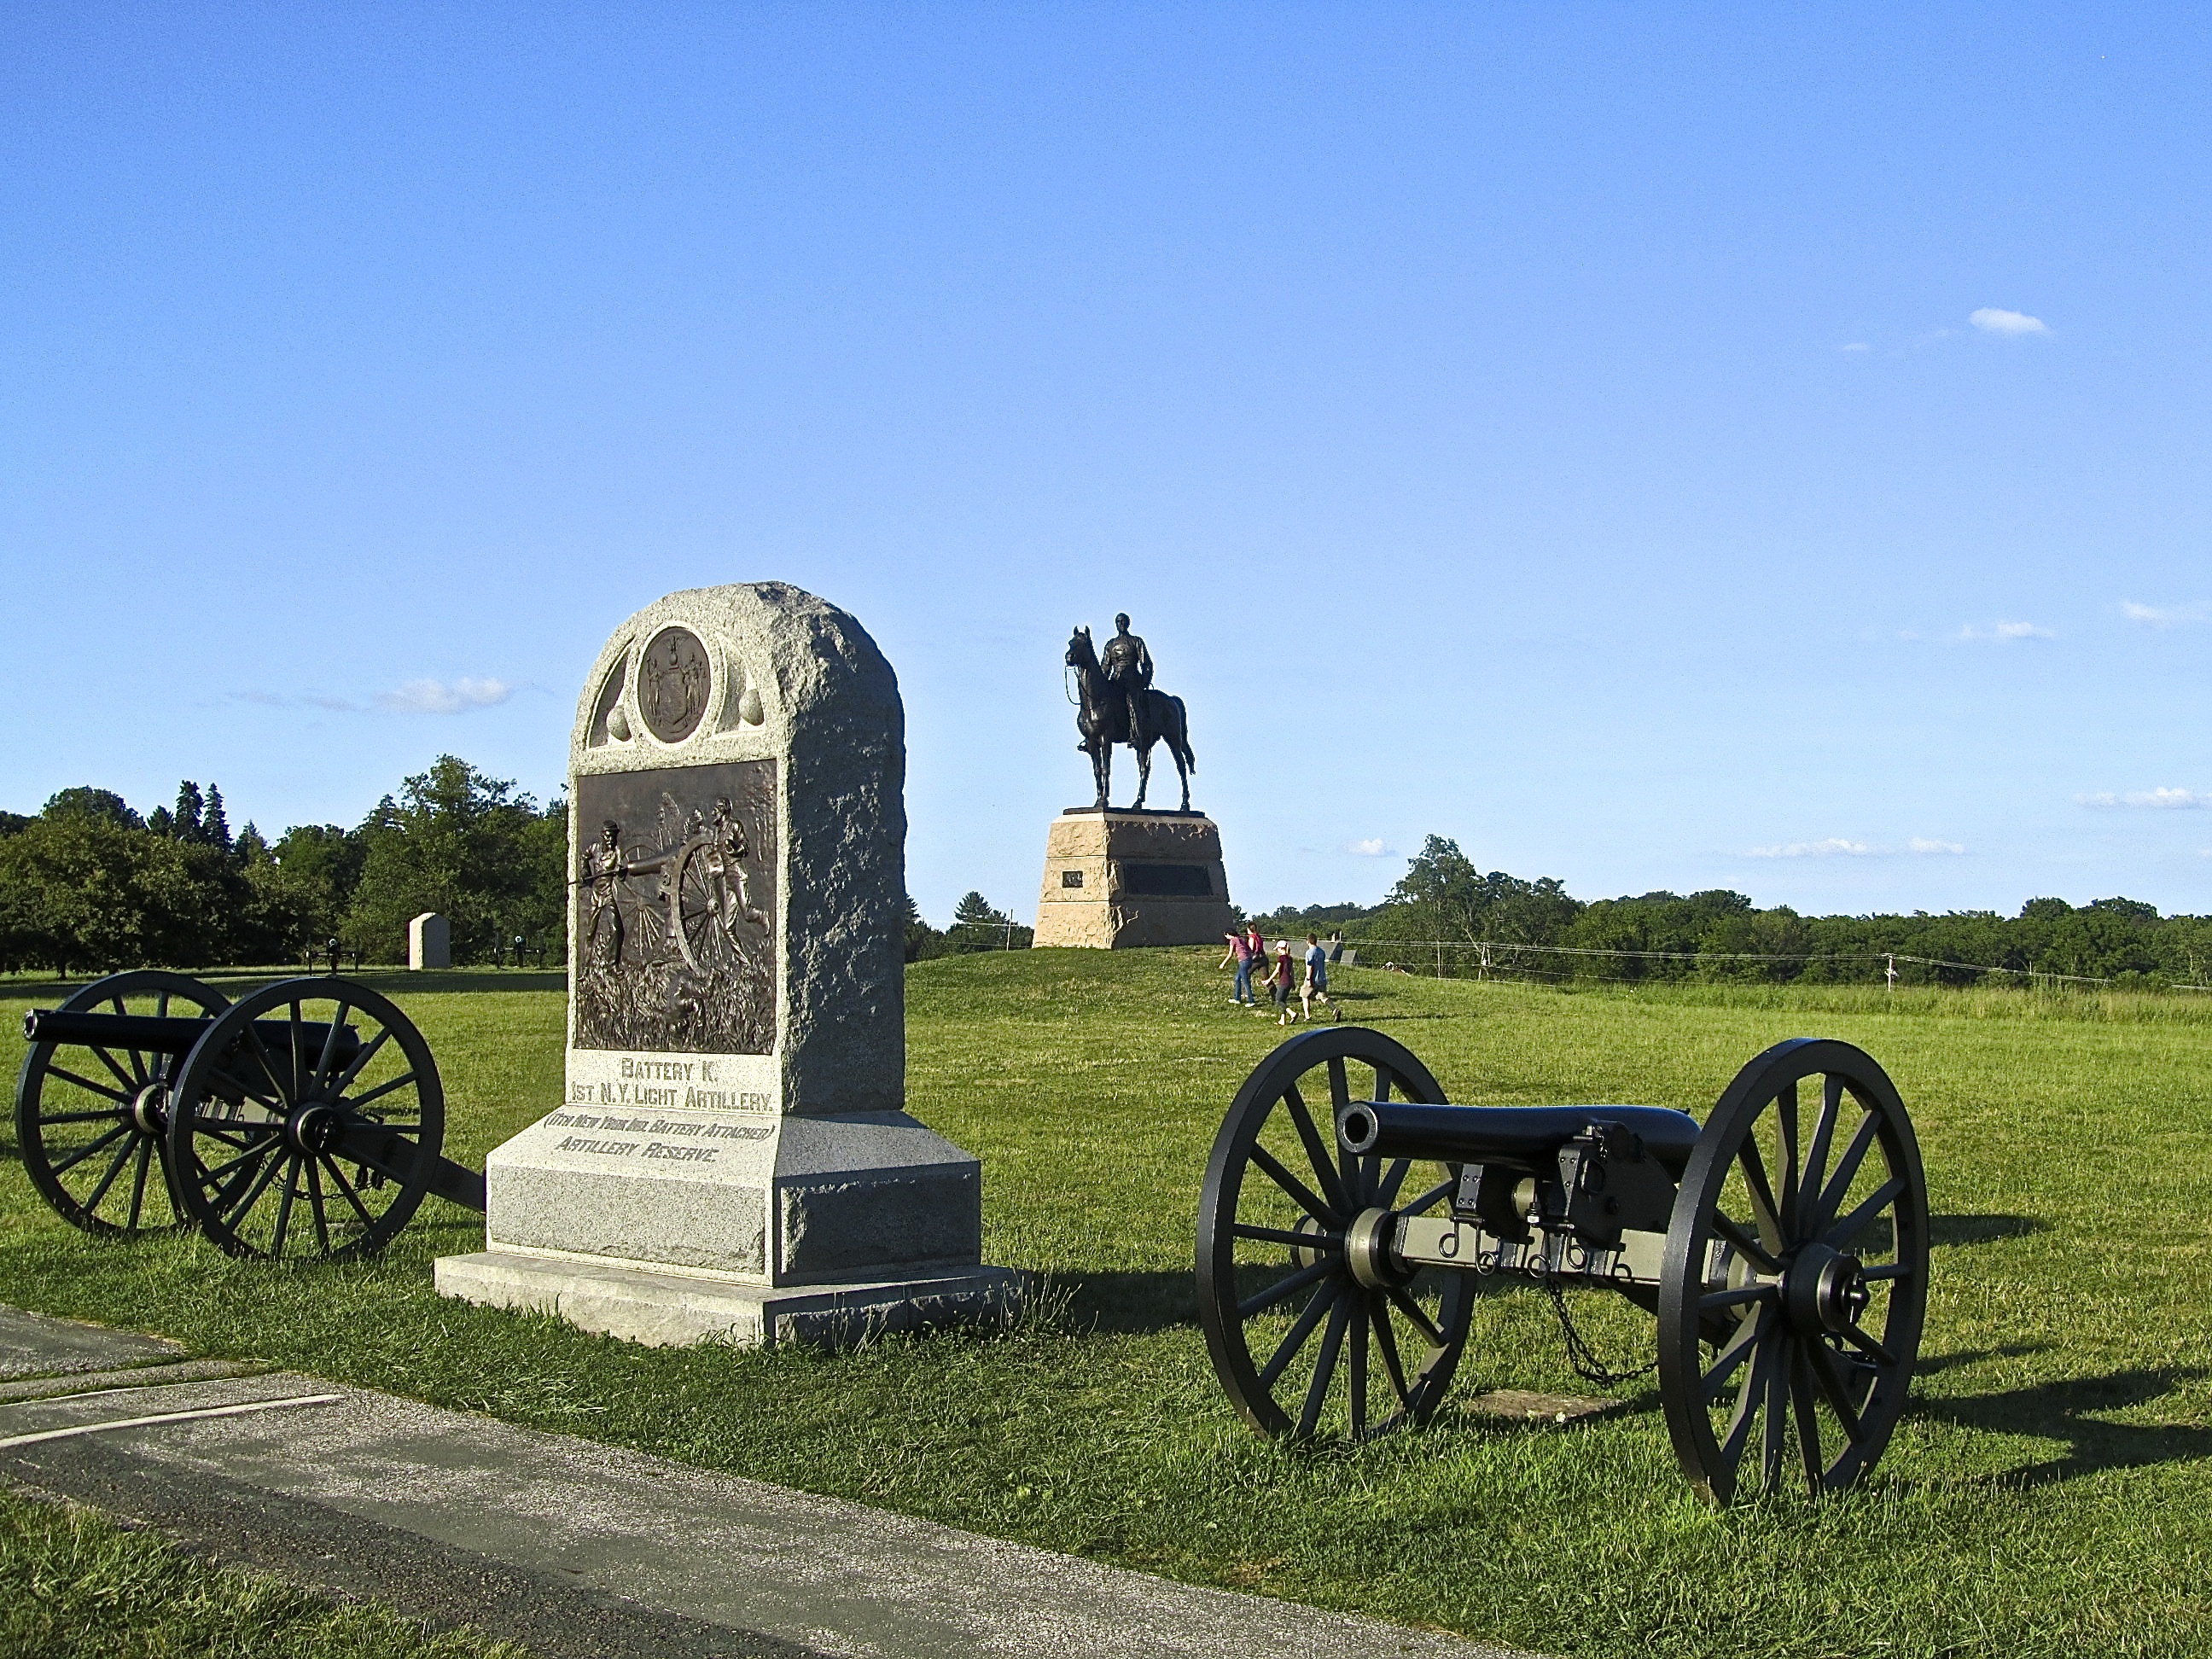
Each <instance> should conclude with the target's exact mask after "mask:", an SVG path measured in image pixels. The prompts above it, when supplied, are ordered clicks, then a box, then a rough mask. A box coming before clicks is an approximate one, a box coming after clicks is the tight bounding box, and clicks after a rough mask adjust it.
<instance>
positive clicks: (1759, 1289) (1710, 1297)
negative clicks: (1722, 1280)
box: [1698, 1279, 1782, 1314]
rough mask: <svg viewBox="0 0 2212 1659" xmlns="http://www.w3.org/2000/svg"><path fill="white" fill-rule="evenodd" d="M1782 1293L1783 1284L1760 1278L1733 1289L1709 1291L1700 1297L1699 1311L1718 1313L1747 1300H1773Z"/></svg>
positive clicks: (1738, 1305) (1736, 1306)
mask: <svg viewBox="0 0 2212 1659" xmlns="http://www.w3.org/2000/svg"><path fill="white" fill-rule="evenodd" d="M1781 1294H1782V1286H1781V1285H1777V1284H1774V1283H1772V1282H1771V1281H1770V1280H1766V1279H1759V1280H1756V1281H1754V1282H1753V1283H1752V1284H1749V1285H1737V1286H1735V1288H1734V1289H1733V1290H1726V1291H1706V1292H1705V1294H1704V1295H1703V1296H1701V1297H1699V1298H1698V1311H1699V1312H1700V1313H1709V1314H1714V1313H1718V1312H1720V1311H1721V1310H1722V1309H1723V1308H1740V1307H1741V1306H1742V1305H1743V1304H1745V1303H1747V1302H1771V1301H1773V1300H1774V1298H1775V1297H1778V1296H1779V1295H1781Z"/></svg>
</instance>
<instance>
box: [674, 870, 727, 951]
mask: <svg viewBox="0 0 2212 1659" xmlns="http://www.w3.org/2000/svg"><path fill="white" fill-rule="evenodd" d="M709 850H710V848H708V843H706V842H703V841H694V842H688V843H687V844H686V845H685V846H684V848H683V850H682V851H680V852H678V854H676V864H675V867H674V869H673V870H671V872H669V876H668V931H669V932H670V933H671V934H673V935H674V936H675V939H676V948H677V950H678V951H680V952H681V953H682V954H683V957H684V961H685V962H686V963H690V967H691V970H692V971H693V972H694V973H698V974H706V973H711V972H713V971H714V958H715V951H716V947H717V945H718V944H719V940H718V938H717V935H719V934H720V932H721V927H722V917H721V909H720V904H719V903H718V902H717V895H716V894H715V892H714V879H713V878H712V877H711V876H710V875H709V874H708V859H707V854H708V851H709Z"/></svg>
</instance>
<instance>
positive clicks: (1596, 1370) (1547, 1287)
mask: <svg viewBox="0 0 2212 1659" xmlns="http://www.w3.org/2000/svg"><path fill="white" fill-rule="evenodd" d="M1536 1282H1537V1283H1538V1284H1539V1285H1542V1286H1543V1287H1544V1294H1545V1295H1546V1296H1547V1297H1550V1298H1551V1299H1552V1311H1553V1313H1555V1314H1557V1315H1558V1316H1559V1334H1560V1336H1561V1337H1562V1338H1564V1339H1565V1341H1566V1345H1567V1363H1568V1364H1571V1365H1572V1366H1573V1367H1574V1368H1575V1375H1576V1376H1579V1377H1581V1378H1582V1380H1583V1382H1585V1383H1595V1384H1596V1385H1597V1386H1598V1387H1599V1388H1601V1389H1612V1388H1618V1387H1619V1386H1620V1384H1622V1383H1633V1382H1634V1381H1635V1380H1636V1379H1637V1378H1638V1377H1639V1376H1650V1374H1651V1373H1652V1372H1653V1371H1656V1370H1658V1369H1659V1361H1658V1360H1657V1358H1653V1359H1652V1361H1651V1362H1650V1364H1646V1365H1638V1367H1637V1368H1636V1369H1635V1370H1632V1371H1617V1370H1613V1367H1612V1366H1610V1365H1608V1364H1606V1363H1605V1362H1604V1361H1603V1360H1601V1359H1600V1358H1598V1357H1597V1354H1596V1352H1595V1350H1593V1349H1592V1348H1591V1346H1590V1345H1589V1342H1588V1341H1587V1340H1584V1338H1583V1334H1582V1333H1581V1332H1580V1331H1578V1330H1577V1329H1576V1328H1575V1322H1574V1320H1573V1319H1572V1317H1571V1316H1569V1314H1568V1312H1567V1293H1566V1292H1565V1291H1563V1290H1561V1289H1560V1288H1559V1280H1558V1279H1556V1278H1554V1277H1553V1275H1552V1274H1550V1273H1540V1274H1538V1275H1537V1279H1536Z"/></svg>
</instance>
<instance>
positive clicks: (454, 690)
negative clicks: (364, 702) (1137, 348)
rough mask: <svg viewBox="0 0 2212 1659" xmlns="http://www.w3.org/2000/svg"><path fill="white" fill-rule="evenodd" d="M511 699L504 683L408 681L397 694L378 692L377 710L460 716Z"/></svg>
mask: <svg viewBox="0 0 2212 1659" xmlns="http://www.w3.org/2000/svg"><path fill="white" fill-rule="evenodd" d="M513 695H514V687H513V685H512V684H509V683H508V682H507V681H506V680H493V679H483V680H477V679H469V678H461V679H458V680H454V681H452V682H450V683H448V682H447V681H445V680H432V679H421V680H410V681H408V682H407V683H406V684H404V685H403V686H401V687H400V688H399V689H398V690H397V691H380V692H378V693H377V694H376V702H377V706H378V707H379V708H388V709H391V710H392V712H393V713H395V714H466V713H467V712H468V711H469V710H470V709H471V708H491V707H492V706H493V705H495V704H496V703H502V702H506V701H507V699H508V698H509V697H511V696H513Z"/></svg>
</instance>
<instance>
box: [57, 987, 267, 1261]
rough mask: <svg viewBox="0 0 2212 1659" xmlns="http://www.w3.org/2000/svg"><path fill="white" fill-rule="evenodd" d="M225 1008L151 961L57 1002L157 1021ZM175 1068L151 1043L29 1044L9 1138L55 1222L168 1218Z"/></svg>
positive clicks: (93, 1224) (100, 1229)
mask: <svg viewBox="0 0 2212 1659" xmlns="http://www.w3.org/2000/svg"><path fill="white" fill-rule="evenodd" d="M228 1006H230V1000H229V999H228V997H225V996H224V995H223V994H222V993H221V992H220V991H216V990H213V989H210V987H207V986H205V985H203V984H201V983H200V982H199V981H197V980H196V979H188V978H186V977H185V975H182V974H173V973H170V972H169V971H167V969H161V968H137V969H131V971H130V972H129V973H125V974H111V975H108V976H107V977H106V979H101V980H95V981H93V982H92V983H91V984H89V985H88V986H86V987H84V988H83V989H82V990H80V991H78V992H77V993H76V994H74V995H73V996H71V997H70V999H69V1000H67V1001H66V1002H64V1003H63V1004H62V1007H63V1008H64V1009H65V1010H67V1011H68V1012H71V1013H82V1012H85V1011H86V1010H88V1009H96V1010H99V1011H100V1012H106V1013H117V1014H151V1015H154V1016H155V1017H157V1018H167V1017H169V1016H172V1015H174V1016H176V1017H179V1018H185V1017H188V1016H193V1015H202V1014H204V1015H210V1016H212V1015H216V1014H219V1013H221V1012H222V1011H223V1010H224V1009H225V1008H227V1007H228ZM175 1068H176V1061H175V1060H173V1059H172V1058H171V1057H170V1056H169V1055H168V1054H164V1053H162V1052H161V1050H159V1049H152V1050H148V1049H139V1048H124V1047H122V1046H121V1045H119V1044H100V1045H99V1046H96V1047H90V1048H84V1047H80V1046H78V1045H76V1044H74V1043H55V1042H34V1043H33V1044H32V1045H31V1048H30V1052H29V1053H28V1054H25V1055H24V1056H23V1069H22V1071H21V1073H19V1074H18V1075H17V1078H16V1082H15V1144H16V1145H17V1146H19V1147H21V1149H22V1153H23V1168H24V1170H25V1172H26V1173H27V1174H28V1175H29V1176H30V1177H31V1182H32V1184H33V1186H35V1187H36V1188H38V1189H39V1192H40V1194H41V1195H42V1196H43V1197H44V1198H45V1199H46V1202H47V1203H49V1204H51V1205H52V1206H53V1207H54V1211H55V1212H56V1213H57V1214H58V1215H59V1216H60V1217H61V1218H62V1219H63V1220H64V1221H67V1222H69V1223H70V1225H73V1226H77V1227H82V1228H83V1229H84V1230H85V1231H87V1232H88V1233H98V1234H102V1235H105V1236H107V1237H118V1236H122V1235H125V1234H130V1233H143V1232H157V1231H167V1230H168V1229H170V1228H173V1227H174V1226H176V1225H178V1223H179V1220H180V1219H181V1218H180V1217H179V1213H178V1212H177V1209H176V1207H175V1206H174V1204H173V1202H172V1201H171V1200H170V1196H169V1178H168V1169H169V1160H168V1145H167V1139H166V1136H167V1130H168V1085H169V1083H170V1080H171V1077H170V1074H171V1073H173V1071H174V1070H175ZM156 1170H158V1171H159V1173H158V1174H157V1173H156Z"/></svg>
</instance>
